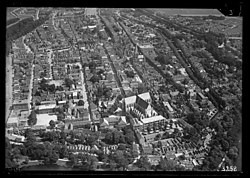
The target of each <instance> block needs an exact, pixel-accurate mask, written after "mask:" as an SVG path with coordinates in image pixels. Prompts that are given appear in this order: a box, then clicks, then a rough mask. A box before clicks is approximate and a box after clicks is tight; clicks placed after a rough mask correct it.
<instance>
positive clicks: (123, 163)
mask: <svg viewBox="0 0 250 178" xmlns="http://www.w3.org/2000/svg"><path fill="white" fill-rule="evenodd" d="M113 157H114V160H115V162H116V163H117V165H118V166H119V167H122V168H123V171H124V170H125V168H126V167H127V166H128V164H129V162H128V160H127V159H126V158H125V157H124V155H123V152H122V151H121V150H117V151H116V152H115V153H114V155H113Z"/></svg>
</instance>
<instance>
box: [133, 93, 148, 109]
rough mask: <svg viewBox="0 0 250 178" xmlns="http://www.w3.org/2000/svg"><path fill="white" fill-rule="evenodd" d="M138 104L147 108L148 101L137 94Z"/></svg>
mask: <svg viewBox="0 0 250 178" xmlns="http://www.w3.org/2000/svg"><path fill="white" fill-rule="evenodd" d="M135 103H136V104H138V105H139V106H140V107H141V108H143V109H147V107H148V103H147V102H146V101H144V100H143V99H142V98H141V97H139V96H136V101H135Z"/></svg>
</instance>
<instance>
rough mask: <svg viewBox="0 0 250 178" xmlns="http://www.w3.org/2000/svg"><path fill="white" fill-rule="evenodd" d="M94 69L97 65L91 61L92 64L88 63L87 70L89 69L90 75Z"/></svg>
mask: <svg viewBox="0 0 250 178" xmlns="http://www.w3.org/2000/svg"><path fill="white" fill-rule="evenodd" d="M96 67H97V65H96V63H95V62H93V61H92V62H90V63H89V69H90V72H91V73H92V72H93V70H95V69H96Z"/></svg>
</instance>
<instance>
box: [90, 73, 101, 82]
mask: <svg viewBox="0 0 250 178" xmlns="http://www.w3.org/2000/svg"><path fill="white" fill-rule="evenodd" d="M99 80H101V78H100V77H99V76H98V75H96V74H95V75H93V76H92V77H91V78H90V79H89V81H91V82H92V83H96V82H99Z"/></svg>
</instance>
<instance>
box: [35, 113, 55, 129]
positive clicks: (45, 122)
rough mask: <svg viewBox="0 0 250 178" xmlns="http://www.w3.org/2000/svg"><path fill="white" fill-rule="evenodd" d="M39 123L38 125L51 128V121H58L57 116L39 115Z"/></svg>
mask: <svg viewBox="0 0 250 178" xmlns="http://www.w3.org/2000/svg"><path fill="white" fill-rule="evenodd" d="M36 116H37V123H36V125H45V126H49V121H51V120H53V121H57V116H56V115H49V114H37V115H36Z"/></svg>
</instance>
